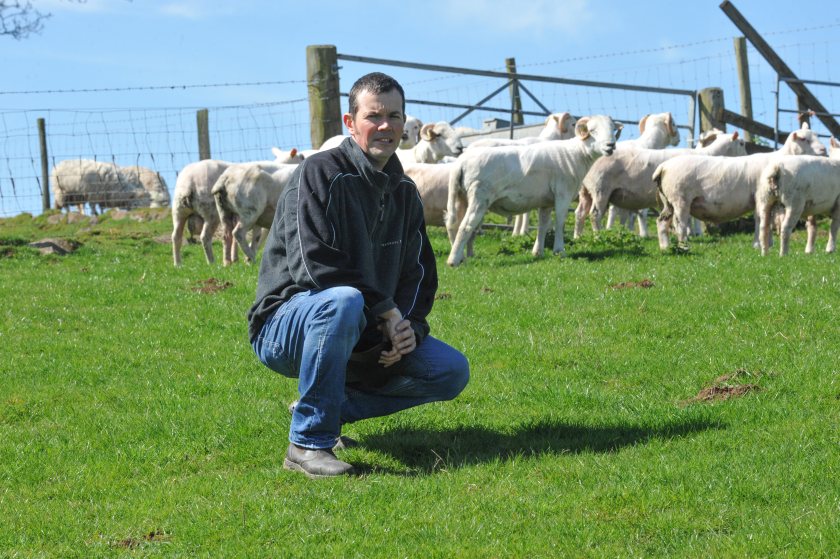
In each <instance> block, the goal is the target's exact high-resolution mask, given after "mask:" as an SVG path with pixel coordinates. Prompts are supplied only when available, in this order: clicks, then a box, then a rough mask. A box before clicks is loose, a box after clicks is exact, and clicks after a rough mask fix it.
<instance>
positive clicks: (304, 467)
mask: <svg viewBox="0 0 840 559" xmlns="http://www.w3.org/2000/svg"><path fill="white" fill-rule="evenodd" d="M283 467H284V468H285V469H287V470H293V471H295V472H301V473H303V474H305V475H306V476H307V477H310V478H312V479H320V478H325V477H335V476H343V475H349V474H352V473H354V472H353V466H351V465H350V464H348V463H347V462H342V461H341V460H339V459H338V458H336V457H335V454H333V452H332V450H330V449H319V450H311V449H308V448H301V447H299V446H296V445H294V444H291V443H290V444H289V448H288V449H286V458H284V459H283Z"/></svg>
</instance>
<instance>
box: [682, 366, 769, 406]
mask: <svg viewBox="0 0 840 559" xmlns="http://www.w3.org/2000/svg"><path fill="white" fill-rule="evenodd" d="M758 376H760V375H758V374H755V373H751V372H749V371H747V370H746V369H737V370H736V371H734V372H732V373H729V374H727V375H723V376H720V377H718V378H716V379H715V381H714V383H713V384H712V385H711V386H707V387H706V388H704V389H703V390H701V391H700V392H698V393H697V395H696V396H695V397H694V398H691V399H689V400H685V401H684V402H682V403H683V404H691V403H693V402H713V401H719V400H728V399H729V398H739V397H741V396H744V395H746V394H748V393H750V392H757V391H759V390H761V387H760V386H758V385H757V384H755V383H742V382H740V381H741V380H742V379H744V378H745V377H753V378H757V377H758Z"/></svg>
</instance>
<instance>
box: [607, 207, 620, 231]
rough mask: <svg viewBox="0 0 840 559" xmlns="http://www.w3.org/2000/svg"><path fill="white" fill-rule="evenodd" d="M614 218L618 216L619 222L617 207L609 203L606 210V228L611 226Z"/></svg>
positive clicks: (613, 223)
mask: <svg viewBox="0 0 840 559" xmlns="http://www.w3.org/2000/svg"><path fill="white" fill-rule="evenodd" d="M616 218H618V220H619V222H620V221H622V218H621V217H620V216H619V215H618V208H616V207H615V205H613V204H610V208H609V211H608V212H607V226H606V228H607V229H612V228H613V225H615V220H616Z"/></svg>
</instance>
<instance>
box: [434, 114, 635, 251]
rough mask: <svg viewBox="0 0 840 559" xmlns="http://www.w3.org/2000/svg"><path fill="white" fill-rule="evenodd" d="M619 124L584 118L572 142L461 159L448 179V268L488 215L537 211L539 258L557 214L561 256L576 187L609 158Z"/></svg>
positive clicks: (556, 239)
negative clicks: (462, 211) (461, 201)
mask: <svg viewBox="0 0 840 559" xmlns="http://www.w3.org/2000/svg"><path fill="white" fill-rule="evenodd" d="M621 128H622V125H621V124H618V123H615V122H614V121H613V119H612V118H610V117H608V116H603V115H596V116H590V117H584V118H581V119H580V120H578V122H577V125H576V127H575V135H576V137H575V138H572V139H569V140H551V141H548V142H539V143H536V144H531V145H528V146H506V147H499V148H493V149H484V150H478V151H475V152H473V153H469V154H465V155H463V156H462V157H461V158H460V159H459V160H458V161H457V162H456V164H455V165H456V167H455V168H454V169H453V170H452V174H451V175H450V179H449V198H448V204H447V213H446V229H447V233H448V235H449V240H450V242H451V243H452V250H451V252H450V254H449V258H448V259H447V264H449V265H450V266H458V265H459V264H461V262H463V260H464V246H465V245H466V243H467V241H468V240H469V239H470V237H472V236H473V234H474V233H475V231H476V228H477V227H478V226H479V224H480V223H481V220H482V219H483V218H484V214H485V213H487V211H488V210H490V211H494V212H497V213H500V214H503V215H504V214H510V213H514V214H516V213H522V212H525V211H530V210H532V209H535V208H538V209H539V210H540V211H539V227H538V230H537V239H536V241H535V243H534V248H533V251H532V252H533V254H534V256H540V255H542V252H543V247H544V244H545V234H546V232H547V229H548V221H549V219H548V218H549V217H550V215H551V210H552V209H554V211H555V237H554V252H555V253H564V252H565V246H564V244H563V223H564V222H565V219H566V213H567V212H568V208H569V203H570V202H571V201H572V198H573V197H574V194H575V193H576V192H577V189H578V188H579V187H580V182H581V181H582V180H583V177H584V176H585V175H586V173H587V171H589V168H590V167H591V166H592V164H593V163H594V162H595V161H596V160H597V159H598V158H599V157H600V156H601V155H611V154H612V152H613V151H614V150H615V141H616V139H617V138H618V136H619V134H620V133H621ZM462 193H466V196H467V200H468V204H467V211H466V215H465V216H464V219H463V220H462V221H461V224H460V226H458V225H457V224H456V219H457V216H456V213H457V212H456V206H457V200H458V197H459V196H460V195H462Z"/></svg>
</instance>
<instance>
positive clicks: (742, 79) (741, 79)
mask: <svg viewBox="0 0 840 559" xmlns="http://www.w3.org/2000/svg"><path fill="white" fill-rule="evenodd" d="M734 41H735V62H736V63H737V67H738V89H739V90H740V93H741V115H743V116H745V117H747V118H749V119H752V117H753V112H752V90H751V88H750V67H749V64H748V62H747V39H746V37H735V39H734ZM744 139H745V140H746V141H748V142H752V140H753V135H752V132H750V131H749V130H744Z"/></svg>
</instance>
